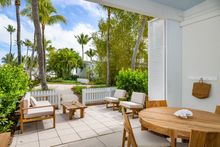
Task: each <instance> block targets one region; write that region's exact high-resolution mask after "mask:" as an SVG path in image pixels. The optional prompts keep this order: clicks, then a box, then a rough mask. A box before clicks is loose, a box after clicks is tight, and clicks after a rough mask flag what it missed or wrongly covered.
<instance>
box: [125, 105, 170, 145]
mask: <svg viewBox="0 0 220 147" xmlns="http://www.w3.org/2000/svg"><path fill="white" fill-rule="evenodd" d="M122 113H123V116H124V129H123V137H122V147H124V146H125V141H127V147H130V146H132V147H138V146H141V147H144V146H148V147H149V146H160V147H161V146H164V147H165V146H169V145H170V143H169V142H168V141H167V140H166V138H163V137H161V136H158V135H156V134H154V133H151V132H148V131H141V130H137V131H136V130H135V131H133V130H132V127H131V123H130V121H129V118H128V115H127V114H126V113H125V110H124V109H122ZM136 139H137V141H136Z"/></svg>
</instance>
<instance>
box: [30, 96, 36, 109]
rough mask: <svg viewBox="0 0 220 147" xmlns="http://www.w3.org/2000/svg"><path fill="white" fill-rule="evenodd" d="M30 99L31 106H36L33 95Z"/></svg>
mask: <svg viewBox="0 0 220 147" xmlns="http://www.w3.org/2000/svg"><path fill="white" fill-rule="evenodd" d="M30 101H31V105H32V106H33V107H34V106H37V104H38V102H37V100H36V99H35V98H34V97H33V96H31V98H30Z"/></svg>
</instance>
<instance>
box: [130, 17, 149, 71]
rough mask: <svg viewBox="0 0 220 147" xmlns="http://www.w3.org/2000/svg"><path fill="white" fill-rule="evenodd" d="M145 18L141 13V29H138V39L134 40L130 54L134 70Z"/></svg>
mask: <svg viewBox="0 0 220 147" xmlns="http://www.w3.org/2000/svg"><path fill="white" fill-rule="evenodd" d="M146 19H147V17H146V16H144V15H143V16H142V23H141V24H142V25H141V29H140V32H139V35H138V39H137V41H136V44H135V48H134V51H133V55H132V63H131V69H132V70H135V64H136V58H137V53H138V49H139V46H140V43H141V39H142V37H143V33H144V28H145V25H146Z"/></svg>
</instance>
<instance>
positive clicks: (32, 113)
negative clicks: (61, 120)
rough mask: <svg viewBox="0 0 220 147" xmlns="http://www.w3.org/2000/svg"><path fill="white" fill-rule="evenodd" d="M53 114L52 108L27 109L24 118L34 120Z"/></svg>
mask: <svg viewBox="0 0 220 147" xmlns="http://www.w3.org/2000/svg"><path fill="white" fill-rule="evenodd" d="M52 114H53V107H52V106H51V107H44V108H34V109H28V111H27V114H24V118H34V117H40V116H45V115H52Z"/></svg>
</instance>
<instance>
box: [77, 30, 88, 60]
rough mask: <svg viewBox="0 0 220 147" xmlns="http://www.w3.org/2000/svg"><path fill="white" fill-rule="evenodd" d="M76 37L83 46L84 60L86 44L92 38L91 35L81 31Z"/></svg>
mask: <svg viewBox="0 0 220 147" xmlns="http://www.w3.org/2000/svg"><path fill="white" fill-rule="evenodd" d="M75 38H76V39H77V42H78V43H79V44H80V45H81V46H82V60H83V61H84V45H86V44H87V43H88V42H89V41H90V40H91V37H89V36H88V35H84V34H83V33H81V34H80V35H77V36H75Z"/></svg>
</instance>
